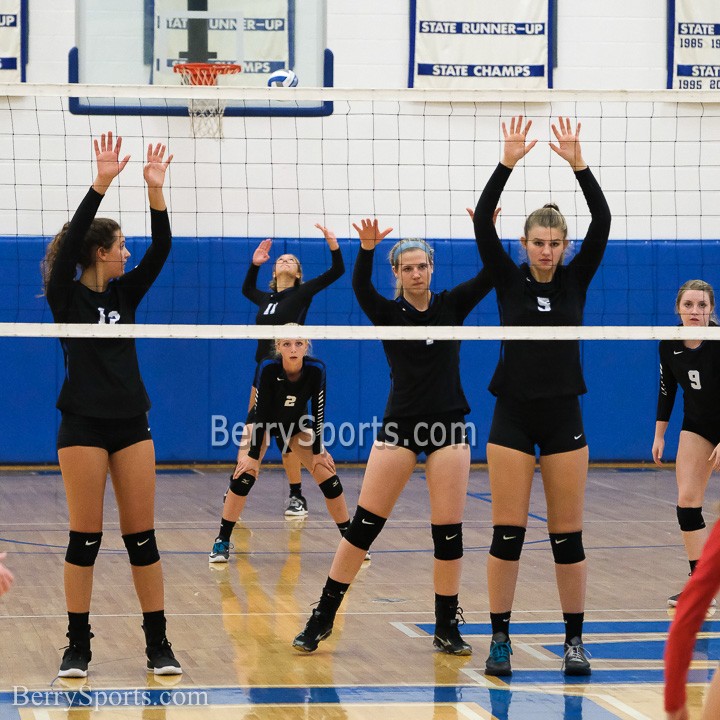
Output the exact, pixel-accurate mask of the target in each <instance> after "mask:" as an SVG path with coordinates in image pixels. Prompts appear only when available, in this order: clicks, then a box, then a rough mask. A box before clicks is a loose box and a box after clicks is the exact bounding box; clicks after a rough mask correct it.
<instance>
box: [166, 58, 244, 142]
mask: <svg viewBox="0 0 720 720" xmlns="http://www.w3.org/2000/svg"><path fill="white" fill-rule="evenodd" d="M241 70H242V67H241V66H240V65H233V64H229V63H178V64H177V65H174V66H173V72H176V73H178V74H179V75H180V79H181V81H182V84H183V85H217V76H218V75H235V74H236V73H239V72H240V71H241ZM224 113H225V102H224V101H222V100H207V99H193V98H190V101H189V102H188V115H190V120H191V122H192V132H193V136H194V137H196V138H218V139H220V138H222V136H223V134H222V117H223V115H224Z"/></svg>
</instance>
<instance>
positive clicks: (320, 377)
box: [248, 356, 325, 460]
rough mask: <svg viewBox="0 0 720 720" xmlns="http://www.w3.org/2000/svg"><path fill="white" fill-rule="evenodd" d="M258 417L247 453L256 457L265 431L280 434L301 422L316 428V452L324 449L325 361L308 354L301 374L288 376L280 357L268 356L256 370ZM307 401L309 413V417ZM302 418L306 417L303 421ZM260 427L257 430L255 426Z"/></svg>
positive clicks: (314, 442) (258, 455)
mask: <svg viewBox="0 0 720 720" xmlns="http://www.w3.org/2000/svg"><path fill="white" fill-rule="evenodd" d="M255 389H256V390H255V408H254V409H255V421H254V423H253V432H252V433H251V435H252V438H251V444H250V451H249V452H248V455H249V456H250V457H251V458H254V459H255V460H257V459H258V458H259V457H260V445H261V443H262V439H263V436H264V434H265V432H270V434H271V435H278V434H280V428H284V429H286V431H287V430H289V429H291V428H292V427H293V426H295V430H296V431H297V428H298V426H299V425H302V429H308V430H310V429H312V431H313V445H312V451H313V454H315V455H319V454H320V453H321V452H322V430H323V423H324V422H325V363H324V362H323V361H322V360H318V359H317V358H314V357H308V356H305V357H304V358H303V367H302V372H301V373H300V377H299V378H298V379H297V380H295V381H292V380H289V379H288V376H287V374H286V373H285V370H283V366H282V359H281V358H267V359H265V360H263V361H262V362H261V363H260V365H259V366H258V369H257V372H256V374H255ZM308 403H309V404H310V417H309V419H307V418H308ZM301 418H306V420H304V421H303V422H302V423H301ZM255 428H257V431H256V430H255Z"/></svg>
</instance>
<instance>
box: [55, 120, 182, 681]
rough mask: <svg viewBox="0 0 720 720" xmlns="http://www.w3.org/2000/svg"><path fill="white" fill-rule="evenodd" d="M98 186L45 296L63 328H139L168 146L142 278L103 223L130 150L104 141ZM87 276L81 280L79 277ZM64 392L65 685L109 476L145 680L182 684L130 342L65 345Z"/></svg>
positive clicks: (85, 615) (151, 167)
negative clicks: (168, 623) (101, 214)
mask: <svg viewBox="0 0 720 720" xmlns="http://www.w3.org/2000/svg"><path fill="white" fill-rule="evenodd" d="M94 145H95V158H96V161H97V175H96V176H95V181H94V182H93V185H92V187H91V188H90V190H88V192H87V195H85V198H84V199H83V201H82V202H81V203H80V206H79V207H78V209H77V210H76V212H75V215H74V216H73V218H72V220H71V221H70V222H69V223H67V224H66V225H65V226H64V227H63V228H62V230H61V231H60V232H59V233H58V234H57V235H56V236H55V238H54V240H53V241H52V242H51V243H50V245H49V246H48V248H47V252H46V255H45V261H44V280H45V294H46V296H47V300H48V304H49V305H50V308H51V310H52V313H53V318H54V319H55V322H58V323H92V324H97V323H118V324H127V323H134V322H135V311H136V309H137V307H138V305H139V304H140V302H141V300H142V299H143V297H144V296H145V294H146V293H147V291H148V290H149V289H150V287H151V286H152V284H153V282H154V281H155V279H156V278H157V276H158V275H159V274H160V271H161V270H162V268H163V265H164V264H165V260H166V259H167V257H168V254H169V253H170V246H171V242H172V235H171V232H170V222H169V220H168V213H167V206H166V205H165V199H164V197H163V184H164V182H165V171H166V170H167V168H168V165H169V164H170V161H171V160H172V155H171V156H170V157H168V158H167V160H166V159H165V146H164V145H161V144H160V143H158V144H157V145H155V146H154V147H153V146H152V145H149V146H148V149H147V163H146V164H145V168H144V171H143V176H144V178H145V183H146V185H147V190H148V199H149V203H150V224H151V231H152V242H151V244H150V247H149V248H148V249H147V252H146V253H145V255H144V257H143V258H142V260H141V261H140V262H139V263H138V265H137V267H135V268H134V269H133V270H130V271H129V272H127V273H126V272H125V264H126V262H127V260H128V258H129V257H130V253H129V252H128V250H127V248H126V247H125V237H124V236H123V234H122V231H121V230H120V226H119V225H118V224H117V223H116V222H115V221H114V220H109V219H107V218H96V217H95V214H96V213H97V211H98V208H99V207H100V203H101V202H102V199H103V197H104V195H105V192H106V191H107V189H108V187H109V186H110V184H111V183H112V181H113V180H114V179H115V177H116V176H117V175H119V174H120V173H121V172H122V170H123V169H124V168H125V165H126V164H127V162H128V160H129V159H130V156H129V155H128V156H125V157H124V158H122V159H121V158H120V149H121V145H122V138H120V137H118V138H117V140H116V142H115V143H114V144H113V136H112V133H111V132H109V133H107V135H102V137H101V138H100V142H98V141H97V140H95V142H94ZM78 268H79V270H80V275H79V277H76V276H77V272H78ZM61 345H62V348H63V353H64V356H65V380H64V382H63V386H62V389H61V390H60V396H59V398H58V401H57V407H58V409H59V410H60V411H61V412H62V421H61V423H60V429H59V431H58V439H57V447H58V459H59V461H60V470H61V472H62V476H63V481H64V483H65V493H66V495H67V503H68V511H69V515H70V540H69V543H68V548H67V553H66V555H65V598H66V602H67V610H68V633H67V636H68V639H69V646H68V648H67V649H66V650H65V653H64V655H63V658H62V663H61V665H60V670H59V671H58V675H59V676H61V677H86V676H87V671H88V663H89V662H90V659H91V657H92V654H91V652H90V639H91V638H92V633H91V632H90V623H89V612H90V598H91V595H92V586H93V567H94V565H95V560H96V558H97V555H98V550H99V549H100V543H101V539H102V528H103V498H104V495H105V482H106V478H107V473H108V471H109V472H110V477H111V478H112V483H113V488H114V490H115V497H116V499H117V504H118V511H119V514H120V530H121V532H122V537H123V541H124V543H125V547H126V548H127V552H128V556H129V558H130V565H131V567H132V575H133V582H134V584H135V591H136V592H137V595H138V598H139V600H140V606H141V608H142V612H143V624H142V626H143V630H144V631H145V643H146V648H145V651H146V654H147V669H148V671H151V672H153V673H154V674H155V675H178V674H180V673H181V672H182V670H181V669H180V663H179V662H178V661H177V660H176V658H175V655H174V654H173V651H172V649H171V646H170V643H169V642H168V641H167V638H166V636H165V610H164V607H165V598H164V590H163V573H162V566H161V565H160V554H159V552H158V547H157V543H156V541H155V529H154V527H155V449H154V446H153V441H152V436H151V434H150V428H149V427H148V418H147V411H148V410H149V409H150V400H149V398H148V395H147V392H146V391H145V386H144V384H143V381H142V377H141V376H140V369H139V367H138V358H137V353H136V351H135V341H134V340H133V339H132V338H117V339H95V338H65V339H63V340H62V341H61Z"/></svg>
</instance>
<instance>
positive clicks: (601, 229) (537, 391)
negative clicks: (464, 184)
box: [473, 117, 610, 675]
mask: <svg viewBox="0 0 720 720" xmlns="http://www.w3.org/2000/svg"><path fill="white" fill-rule="evenodd" d="M558 124H559V128H558V127H556V126H555V125H553V126H552V129H553V132H554V134H555V137H556V138H557V144H553V143H550V147H551V148H552V149H553V150H554V151H555V153H557V154H558V155H559V156H560V157H561V158H563V160H565V161H566V162H567V163H568V164H569V165H570V167H571V168H572V170H573V171H574V172H575V176H576V178H577V180H578V182H579V183H580V187H581V189H582V191H583V194H584V195H585V199H586V201H587V203H588V206H589V208H590V213H591V215H592V221H591V223H590V227H589V228H588V231H587V235H586V236H585V240H584V241H583V243H582V247H581V249H580V251H579V252H578V254H577V255H576V256H575V257H574V258H573V260H572V261H571V262H569V263H568V264H567V265H563V264H562V262H563V253H564V252H565V249H566V248H567V245H568V239H567V225H566V223H565V218H564V217H563V216H562V215H561V213H560V212H559V211H558V209H557V207H556V206H554V205H546V206H545V207H543V208H541V209H540V210H536V211H535V212H533V213H532V214H531V215H530V216H529V217H528V218H527V220H526V221H525V230H524V237H522V238H521V239H520V242H521V243H522V245H523V247H524V248H525V250H526V251H527V259H528V261H527V263H524V264H522V265H521V266H520V267H518V266H517V265H515V263H514V262H513V261H512V260H511V258H510V257H509V255H508V254H507V253H506V252H505V250H504V249H503V246H502V243H501V242H500V239H499V238H498V235H497V232H496V230H495V226H494V224H493V211H494V210H495V209H496V207H497V204H498V201H499V199H500V195H501V193H502V191H503V188H504V187H505V183H506V182H507V180H508V178H509V177H510V173H511V172H512V169H513V168H514V167H515V165H516V163H517V162H518V161H519V160H520V159H522V158H523V157H524V156H525V155H526V154H527V153H528V152H529V151H530V150H531V149H532V148H533V147H534V146H535V143H536V142H537V141H536V140H533V141H532V142H528V141H527V134H528V130H529V129H530V126H531V122H528V123H527V124H526V125H525V127H524V128H523V118H522V117H517V118H513V119H512V120H511V122H510V131H509V132H508V130H507V128H506V126H505V123H503V125H502V129H503V134H504V136H505V143H504V148H503V155H502V161H501V162H500V164H499V165H498V166H497V168H496V169H495V171H494V173H493V174H492V176H491V177H490V180H489V181H488V183H487V185H486V186H485V189H484V191H483V193H482V195H481V196H480V200H479V201H478V204H477V207H476V209H475V215H474V219H473V222H474V225H475V237H476V239H477V244H478V248H479V249H480V255H481V257H482V261H483V265H484V266H485V269H486V270H487V271H488V272H489V273H490V275H491V277H492V280H493V283H494V285H495V288H496V291H497V296H498V306H499V309H500V317H501V319H502V323H503V325H506V326H507V325H537V326H548V325H549V326H552V325H580V324H581V323H582V319H583V311H584V307H585V296H586V293H587V288H588V285H589V284H590V281H591V280H592V277H593V275H594V274H595V271H596V270H597V268H598V266H599V264H600V261H601V260H602V256H603V253H604V251H605V246H606V244H607V240H608V234H609V231H610V210H609V208H608V205H607V202H606V201H605V198H604V196H603V193H602V190H601V189H600V186H599V185H598V183H597V181H596V180H595V178H594V177H593V174H592V172H591V171H590V169H589V168H588V167H587V165H586V164H585V161H584V160H583V157H582V151H581V148H580V140H579V134H580V124H578V126H577V129H576V131H575V132H573V131H572V127H571V125H570V121H569V120H567V119H563V118H560V120H559V123H558ZM490 392H492V393H493V395H495V396H496V397H497V400H496V404H495V412H494V415H493V421H492V425H491V428H490V435H489V438H488V446H487V458H488V466H489V474H490V491H491V494H492V518H493V538H492V544H491V547H490V554H489V557H488V565H487V574H488V592H489V596H490V619H491V622H492V633H493V635H492V641H491V644H490V657H489V658H488V660H487V663H486V668H485V672H486V674H488V675H510V674H511V672H512V670H511V666H510V654H511V652H512V650H511V646H510V632H509V620H510V612H511V610H512V604H513V597H514V594H515V586H516V583H517V574H518V566H519V560H520V553H521V551H522V546H523V541H524V537H525V529H526V526H527V519H528V509H529V503H530V489H531V486H532V480H533V474H534V472H535V446H536V445H538V446H539V448H540V470H541V472H542V478H543V485H544V488H545V497H546V500H547V513H548V530H549V533H550V545H551V548H552V552H553V556H554V559H555V573H556V578H557V585H558V590H559V593H560V603H561V605H562V609H563V617H564V620H565V624H566V625H565V626H566V638H565V655H564V658H563V669H564V672H565V674H566V675H588V674H589V673H590V663H589V662H588V660H587V656H586V653H585V650H584V648H583V644H582V625H583V611H584V607H585V586H586V577H587V568H586V563H585V552H584V550H583V543H582V526H583V501H584V495H585V481H586V477H587V468H588V448H587V442H586V440H585V432H584V430H583V423H582V416H581V413H580V404H579V401H578V396H579V395H582V394H583V393H585V392H586V388H585V382H584V380H583V374H582V368H581V365H580V348H579V343H578V342H577V341H557V340H551V341H513V342H503V343H502V347H501V352H500V361H499V363H498V365H497V369H496V371H495V374H494V376H493V378H492V381H491V383H490Z"/></svg>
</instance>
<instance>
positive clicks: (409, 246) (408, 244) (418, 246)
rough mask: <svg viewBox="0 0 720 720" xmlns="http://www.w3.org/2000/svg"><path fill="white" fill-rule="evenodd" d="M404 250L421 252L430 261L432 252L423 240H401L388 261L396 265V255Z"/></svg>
mask: <svg viewBox="0 0 720 720" xmlns="http://www.w3.org/2000/svg"><path fill="white" fill-rule="evenodd" d="M406 250H422V251H423V252H425V253H426V254H427V256H428V257H429V258H430V260H431V261H432V256H433V250H432V248H431V247H430V246H429V245H428V244H427V243H426V242H425V241H424V240H401V241H400V242H399V243H398V244H397V246H396V247H395V249H394V250H393V252H392V258H391V259H390V260H391V262H392V264H393V265H397V259H398V255H400V253H404V252H405V251H406Z"/></svg>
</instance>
